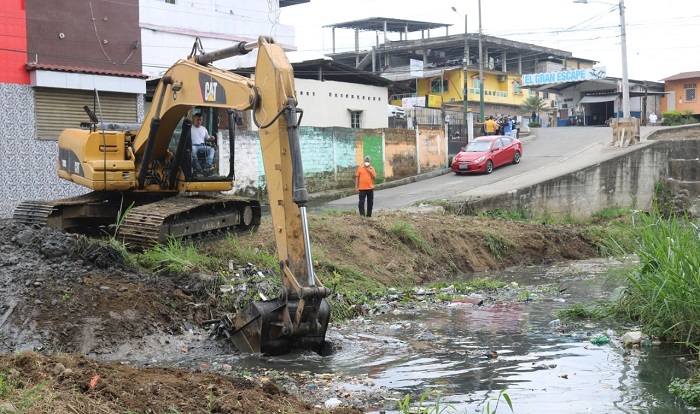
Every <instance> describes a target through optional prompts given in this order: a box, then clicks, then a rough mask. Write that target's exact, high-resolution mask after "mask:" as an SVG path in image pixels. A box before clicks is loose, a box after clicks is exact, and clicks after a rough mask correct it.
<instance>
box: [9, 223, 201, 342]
mask: <svg viewBox="0 0 700 414" xmlns="http://www.w3.org/2000/svg"><path fill="white" fill-rule="evenodd" d="M207 283H208V282H207V280H206V278H203V277H201V276H196V275H195V276H180V277H179V278H172V277H162V276H158V275H153V274H146V273H143V272H139V271H137V270H135V269H134V268H132V267H130V266H129V265H127V264H126V263H125V262H124V261H123V259H122V257H121V255H120V254H119V252H118V251H116V250H114V249H112V248H110V247H109V245H105V244H102V243H99V242H96V241H90V240H88V239H87V238H85V237H82V236H78V235H71V234H64V233H60V232H57V231H54V230H51V229H47V228H43V229H35V228H30V227H27V226H23V225H18V224H14V223H11V222H10V221H0V297H2V298H3V301H2V303H0V352H2V353H9V352H14V351H22V350H38V351H42V352H58V351H60V352H73V353H82V354H86V355H94V356H98V355H101V354H108V353H111V352H113V351H114V349H115V347H116V346H118V345H119V344H124V343H126V342H129V341H133V340H135V339H140V338H145V337H147V336H148V335H151V334H154V333H169V334H177V333H181V332H183V331H184V330H185V328H184V325H183V323H184V322H186V321H187V322H189V323H191V324H194V325H196V324H198V323H199V322H201V321H202V320H204V319H207V318H209V317H210V309H209V303H208V302H207V300H208V297H207V293H206V291H207ZM209 284H210V285H211V283H210V282H209ZM212 286H213V285H212Z"/></svg>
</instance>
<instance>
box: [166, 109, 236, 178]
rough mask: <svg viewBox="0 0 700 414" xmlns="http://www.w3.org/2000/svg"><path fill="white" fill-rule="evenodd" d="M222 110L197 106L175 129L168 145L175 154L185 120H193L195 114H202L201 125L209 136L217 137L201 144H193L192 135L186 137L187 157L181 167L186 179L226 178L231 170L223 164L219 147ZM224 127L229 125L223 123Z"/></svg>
mask: <svg viewBox="0 0 700 414" xmlns="http://www.w3.org/2000/svg"><path fill="white" fill-rule="evenodd" d="M220 111H221V109H220V108H213V107H206V106H196V107H194V108H193V109H192V110H191V111H190V112H188V113H187V114H186V115H184V116H183V117H182V119H181V120H180V122H179V123H178V125H177V126H176V127H175V130H174V131H173V135H172V137H171V138H170V144H169V145H168V149H169V151H170V152H171V153H173V154H174V153H175V152H176V151H177V147H178V142H179V140H180V139H181V136H182V129H183V128H182V126H183V124H184V122H185V121H190V122H192V120H193V118H194V115H195V114H199V115H201V117H202V121H201V126H202V127H204V128H205V129H206V131H207V134H208V135H209V136H213V137H214V138H215V139H214V140H213V141H205V142H204V144H203V145H201V146H195V145H192V137H191V135H190V137H189V139H188V138H185V139H186V143H185V145H184V149H185V157H184V158H183V163H182V165H181V169H182V171H183V173H184V175H185V179H186V180H188V181H207V180H209V181H211V180H218V177H224V178H225V177H226V176H227V174H228V173H229V171H230V167H229V166H225V165H222V164H221V151H220V148H219V146H220V144H219V142H220V137H221V134H220V131H219V127H220V123H221V118H220V116H219V112H220ZM224 119H225V118H224ZM222 127H224V128H226V127H227V125H222ZM233 133H235V130H233V131H229V136H230V137H231V136H233V135H232V134H233Z"/></svg>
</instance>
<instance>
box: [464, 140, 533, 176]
mask: <svg viewBox="0 0 700 414" xmlns="http://www.w3.org/2000/svg"><path fill="white" fill-rule="evenodd" d="M522 156H523V144H522V143H521V142H520V140H519V139H517V138H512V137H507V136H501V135H492V136H488V137H479V138H476V139H474V140H473V141H472V142H470V143H469V144H468V145H467V147H466V148H464V149H462V151H461V152H460V153H459V154H457V155H455V157H454V159H453V160H452V171H454V172H455V174H457V175H459V174H462V173H468V172H483V173H486V174H491V172H492V171H493V169H494V168H496V167H499V166H501V165H503V164H511V163H512V164H517V163H519V162H520V158H521V157H522Z"/></svg>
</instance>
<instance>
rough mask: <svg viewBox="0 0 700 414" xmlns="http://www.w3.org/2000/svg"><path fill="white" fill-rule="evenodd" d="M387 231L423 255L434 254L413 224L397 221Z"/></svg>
mask: <svg viewBox="0 0 700 414" xmlns="http://www.w3.org/2000/svg"><path fill="white" fill-rule="evenodd" d="M387 231H388V232H389V234H391V235H393V236H394V237H396V238H398V239H399V240H401V241H402V242H404V243H406V244H408V245H411V246H413V247H415V248H417V249H418V250H420V251H422V252H423V253H427V254H432V253H433V248H432V246H430V245H429V244H428V243H427V242H426V241H425V239H424V238H423V236H421V235H420V233H418V231H417V230H416V227H415V226H414V225H413V224H411V223H408V222H405V221H403V220H396V221H395V222H394V223H393V224H392V225H391V226H390V227H389V228H388V229H387Z"/></svg>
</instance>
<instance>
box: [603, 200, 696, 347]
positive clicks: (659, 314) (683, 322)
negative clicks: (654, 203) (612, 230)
mask: <svg viewBox="0 0 700 414" xmlns="http://www.w3.org/2000/svg"><path fill="white" fill-rule="evenodd" d="M632 231H633V233H634V240H635V244H634V245H633V246H632V248H631V251H632V253H635V254H636V255H637V256H638V258H639V263H638V264H637V265H636V266H634V267H633V268H631V269H629V271H628V272H627V274H626V277H627V281H628V282H629V285H630V286H629V289H628V290H627V295H625V296H624V297H623V299H622V300H620V301H618V302H617V303H616V304H615V307H616V308H617V314H618V315H627V316H628V317H629V318H630V319H632V320H633V321H635V322H638V323H641V324H643V325H644V327H645V328H644V329H645V331H646V332H647V333H648V334H651V335H656V336H659V337H661V338H663V339H667V340H670V341H675V342H682V343H685V344H687V345H690V346H694V347H696V348H697V347H698V346H699V345H700V320H699V319H698V316H700V239H699V238H698V228H697V226H695V225H694V224H693V223H691V222H690V221H688V220H686V219H681V218H677V217H675V216H672V217H670V218H664V217H663V216H662V215H661V214H660V212H659V211H658V208H655V209H654V211H652V213H651V214H649V215H647V214H639V215H635V219H634V220H633V221H632ZM611 245H613V246H614V245H615V243H611ZM629 247H630V246H624V245H620V244H617V252H618V254H619V255H620V256H624V255H626V254H628V253H629V251H630V248H629Z"/></svg>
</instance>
